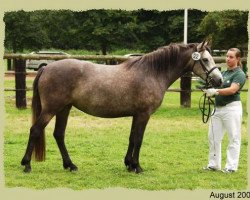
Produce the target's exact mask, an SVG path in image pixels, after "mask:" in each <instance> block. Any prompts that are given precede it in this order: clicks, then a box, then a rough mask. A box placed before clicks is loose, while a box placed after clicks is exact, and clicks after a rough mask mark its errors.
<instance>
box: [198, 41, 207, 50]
mask: <svg viewBox="0 0 250 200" xmlns="http://www.w3.org/2000/svg"><path fill="white" fill-rule="evenodd" d="M206 46H210V40H203V42H202V43H200V44H198V46H197V51H198V52H201V51H204V50H205V49H206Z"/></svg>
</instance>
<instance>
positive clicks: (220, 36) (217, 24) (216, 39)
mask: <svg viewBox="0 0 250 200" xmlns="http://www.w3.org/2000/svg"><path fill="white" fill-rule="evenodd" d="M247 20H248V12H245V11H239V10H227V11H216V12H210V13H208V14H207V15H206V16H205V17H204V18H203V20H202V22H201V24H200V26H199V31H201V32H203V33H204V34H205V35H208V36H211V38H212V40H213V47H214V48H217V49H229V48H231V47H240V48H243V49H244V50H247V43H248V33H247Z"/></svg>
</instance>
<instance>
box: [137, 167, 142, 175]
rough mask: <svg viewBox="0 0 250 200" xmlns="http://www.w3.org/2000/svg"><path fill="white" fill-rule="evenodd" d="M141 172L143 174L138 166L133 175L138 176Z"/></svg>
mask: <svg viewBox="0 0 250 200" xmlns="http://www.w3.org/2000/svg"><path fill="white" fill-rule="evenodd" d="M142 172H143V169H142V168H141V167H140V166H139V167H136V168H135V173H136V174H139V173H142Z"/></svg>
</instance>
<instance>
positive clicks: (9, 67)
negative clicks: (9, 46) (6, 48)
mask: <svg viewBox="0 0 250 200" xmlns="http://www.w3.org/2000/svg"><path fill="white" fill-rule="evenodd" d="M11 64H12V63H11V59H7V70H8V71H10V70H12V65H11Z"/></svg>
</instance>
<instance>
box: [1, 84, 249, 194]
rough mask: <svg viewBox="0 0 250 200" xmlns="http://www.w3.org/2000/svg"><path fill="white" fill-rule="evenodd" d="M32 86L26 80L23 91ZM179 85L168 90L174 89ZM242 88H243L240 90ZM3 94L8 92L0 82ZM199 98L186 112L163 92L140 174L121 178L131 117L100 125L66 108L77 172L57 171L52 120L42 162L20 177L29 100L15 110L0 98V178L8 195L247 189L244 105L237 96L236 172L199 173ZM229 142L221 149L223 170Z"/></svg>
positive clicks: (202, 134)
mask: <svg viewBox="0 0 250 200" xmlns="http://www.w3.org/2000/svg"><path fill="white" fill-rule="evenodd" d="M31 84H32V80H28V82H27V86H28V87H30V86H31ZM178 85H179V82H178V81H177V82H176V83H174V85H173V87H175V88H178ZM246 85H248V83H247V84H246ZM5 87H6V88H7V87H8V88H11V87H14V82H13V80H5ZM201 95H202V93H201V92H193V93H192V107H191V108H185V109H184V108H181V107H180V104H179V102H180V100H179V93H175V92H169V93H166V96H165V98H164V101H163V104H162V106H161V107H160V109H159V110H158V111H157V112H156V113H155V114H154V115H152V117H151V119H150V121H149V124H148V126H147V129H146V132H145V136H144V141H143V145H142V148H141V154H140V162H141V166H142V167H143V169H144V172H143V173H141V174H134V173H129V172H127V170H126V168H125V166H124V164H123V159H124V156H125V153H126V150H127V145H128V138H129V131H130V125H131V118H119V119H102V118H95V117H92V116H89V115H86V114H84V113H82V112H80V111H78V110H76V109H72V111H71V114H70V117H69V122H68V127H67V130H66V131H67V133H66V145H67V147H68V150H69V153H70V155H71V159H72V160H73V162H74V163H75V164H76V165H77V166H78V172H76V173H71V172H69V171H67V170H64V169H63V167H62V162H61V156H60V153H59V150H58V148H57V146H56V142H55V140H54V138H53V135H52V132H53V126H54V120H52V122H51V123H50V124H49V125H48V127H47V128H46V140H47V141H46V143H47V159H46V161H45V162H32V172H31V173H30V174H24V173H23V171H22V170H23V167H22V166H21V165H20V161H21V159H22V156H23V154H24V151H25V149H26V144H27V140H28V135H29V128H30V125H31V110H30V100H31V96H32V93H31V92H28V93H27V98H28V108H27V109H25V110H17V109H16V108H15V98H14V92H5V110H6V114H5V128H4V173H5V186H6V187H7V188H13V187H25V188H34V189H47V188H70V189H73V190H86V189H97V188H98V189H103V188H115V187H122V188H132V189H142V190H172V189H189V190H194V189H228V190H230V189H235V190H236V189H237V190H240V189H242V190H243V189H246V187H247V146H248V140H247V131H246V127H247V124H246V121H247V114H246V112H245V111H246V99H247V93H246V92H242V95H241V96H242V101H243V106H244V108H243V109H244V116H243V124H242V146H241V157H240V166H239V171H238V172H237V173H234V174H224V173H222V172H204V171H203V170H202V167H203V166H205V165H206V164H207V158H208V139H207V131H208V124H203V123H202V121H201V113H200V111H199V109H198V101H199V98H200V96H201ZM227 144H228V138H227V136H226V135H225V137H224V140H223V144H222V153H223V163H222V166H224V164H225V152H226V148H227Z"/></svg>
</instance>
